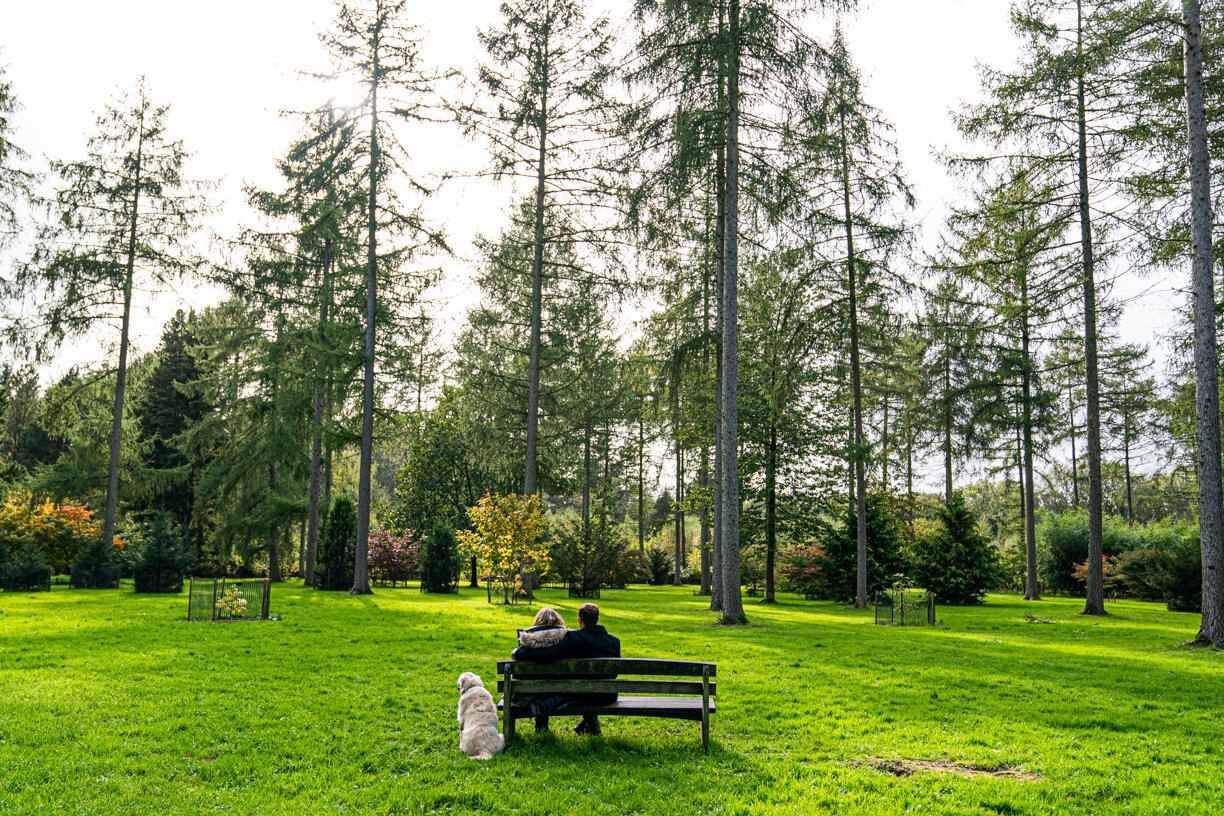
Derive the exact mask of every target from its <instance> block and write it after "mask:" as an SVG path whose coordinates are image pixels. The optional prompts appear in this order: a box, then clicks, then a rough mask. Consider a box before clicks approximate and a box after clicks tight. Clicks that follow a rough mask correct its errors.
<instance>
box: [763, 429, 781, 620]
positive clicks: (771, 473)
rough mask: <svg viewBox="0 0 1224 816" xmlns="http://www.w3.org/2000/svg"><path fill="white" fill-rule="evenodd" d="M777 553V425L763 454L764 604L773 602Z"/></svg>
mask: <svg viewBox="0 0 1224 816" xmlns="http://www.w3.org/2000/svg"><path fill="white" fill-rule="evenodd" d="M777 551H778V425H777V423H776V422H771V423H770V425H769V449H768V450H767V451H766V453H765V603H773V602H774V556H775V554H776V553H777Z"/></svg>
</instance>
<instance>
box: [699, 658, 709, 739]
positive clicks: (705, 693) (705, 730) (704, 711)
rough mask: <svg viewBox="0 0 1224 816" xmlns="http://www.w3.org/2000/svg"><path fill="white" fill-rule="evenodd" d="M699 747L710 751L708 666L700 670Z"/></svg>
mask: <svg viewBox="0 0 1224 816" xmlns="http://www.w3.org/2000/svg"><path fill="white" fill-rule="evenodd" d="M701 747H702V748H704V749H705V752H706V753H707V754H708V753H709V752H710V668H709V666H706V667H704V668H703V669H702V672H701Z"/></svg>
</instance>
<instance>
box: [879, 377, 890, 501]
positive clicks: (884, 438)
mask: <svg viewBox="0 0 1224 816" xmlns="http://www.w3.org/2000/svg"><path fill="white" fill-rule="evenodd" d="M880 483H881V485H882V486H883V488H884V492H885V493H887V492H888V394H884V426H883V429H882V430H881V432H880Z"/></svg>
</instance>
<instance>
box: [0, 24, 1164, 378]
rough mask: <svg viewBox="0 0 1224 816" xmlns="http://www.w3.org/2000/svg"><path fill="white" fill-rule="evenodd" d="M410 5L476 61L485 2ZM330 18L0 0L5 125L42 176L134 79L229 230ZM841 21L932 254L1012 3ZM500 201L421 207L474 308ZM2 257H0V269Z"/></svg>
mask: <svg viewBox="0 0 1224 816" xmlns="http://www.w3.org/2000/svg"><path fill="white" fill-rule="evenodd" d="M416 5H417V7H418V8H419V14H418V22H419V24H420V28H421V34H422V35H423V36H424V52H425V53H424V57H425V59H426V60H427V61H428V62H431V63H433V64H435V65H441V64H445V65H450V66H455V67H458V68H461V69H464V70H467V69H469V68H470V67H471V66H473V65H474V64H475V61H476V59H477V57H478V55H479V51H480V49H479V45H478V43H477V41H476V29H477V27H484V26H487V25H490V24H491V23H493V22H494V21H495V20H496V19H497V17H498V12H497V9H498V2H497V0H447V2H442V3H435V2H417V3H416ZM629 6H630V2H629V0H596V7H598V8H606V9H607V10H608V11H609V13H610V16H611V17H612V19H613V21H614V23H616V24H618V25H619V24H623V23H625V22H626V21H627V18H628V13H627V12H628V8H629ZM332 15H333V7H332V3H331V2H330V0H213V2H209V3H187V2H166V0H104V2H94V1H92V0H91V1H88V2H81V1H76V2H64V1H63V0H61V1H60V2H57V1H56V0H43V2H18V0H4V1H3V2H0V62H2V63H3V64H5V65H7V69H8V78H9V79H10V81H11V82H12V83H13V86H14V89H15V90H16V92H17V94H18V95H19V97H20V99H21V101H22V103H23V105H24V109H23V110H22V111H20V112H19V113H18V115H17V116H16V117H15V122H14V124H15V125H16V128H17V133H16V141H17V142H18V143H19V144H20V145H21V146H23V147H24V148H25V149H27V150H28V151H29V152H30V153H32V154H34V156H35V157H37V158H38V164H39V165H40V166H41V165H42V164H43V162H42V158H41V157H42V156H52V157H58V158H65V159H72V158H76V157H77V156H79V155H81V153H82V150H83V147H84V142H85V139H86V137H87V135H88V134H89V133H90V132H91V131H92V130H93V127H94V118H95V115H96V113H97V111H99V110H100V109H101V107H102V106H103V104H104V103H105V102H106V101H107V100H108V99H109V98H110V97H111V96H112V95H113V94H114V92H115V91H116V90H117V89H119V88H128V87H131V86H132V84H133V82H134V80H135V78H136V77H137V76H139V75H141V74H144V75H145V76H146V77H147V78H148V81H149V83H150V86H151V88H152V90H153V93H154V96H155V98H156V99H158V100H160V101H164V102H168V103H170V104H171V106H172V114H171V129H172V133H173V134H175V135H177V136H179V137H181V138H183V139H184V140H185V141H186V143H187V145H188V147H189V148H190V149H191V150H192V151H193V152H194V154H195V156H194V159H193V161H192V164H191V173H192V174H193V175H194V177H196V178H200V179H218V180H220V181H221V186H220V188H219V190H218V191H217V193H216V200H217V202H218V203H219V204H221V205H222V207H223V208H222V210H221V211H220V212H219V213H218V215H217V216H216V218H215V219H214V222H213V227H214V229H215V230H216V231H217V232H218V233H220V234H222V235H233V234H235V232H236V230H237V226H238V225H239V224H241V223H242V222H243V220H244V219H245V218H246V217H247V213H246V211H245V207H244V205H243V204H242V195H241V189H242V187H243V185H244V184H246V183H254V184H258V185H265V186H275V185H276V184H277V182H278V174H277V172H276V169H275V164H274V162H275V159H276V158H277V157H278V156H280V155H281V154H282V153H283V151H284V149H285V147H286V146H287V145H288V144H289V142H290V140H291V139H292V138H293V136H294V135H295V128H296V124H295V121H294V120H293V119H288V118H283V117H281V116H280V115H279V111H281V110H283V109H302V108H308V107H312V106H314V105H317V104H318V103H319V102H320V101H321V100H322V98H323V95H322V94H323V92H322V91H321V90H320V89H319V87H318V86H317V85H315V84H312V83H311V82H310V81H308V80H303V79H301V78H299V77H298V75H297V72H298V71H302V70H311V69H314V70H322V69H324V68H325V67H326V61H325V55H324V54H323V51H322V48H321V46H320V45H319V42H318V37H317V35H318V32H320V31H321V30H323V29H324V28H326V27H327V26H328V24H329V22H330V20H331V19H332ZM843 22H844V26H845V28H846V33H847V37H848V39H849V41H850V46H851V49H852V53H853V56H854V59H855V60H856V61H857V63H858V65H859V66H860V68H861V69H862V71H863V73H864V75H865V78H866V80H867V87H866V92H867V96H868V99H869V101H871V102H872V103H873V104H874V105H875V106H876V107H878V108H879V109H880V110H881V111H882V112H883V113H884V115H885V116H886V117H887V118H888V119H890V120H891V121H892V122H893V124H894V125H895V126H896V131H897V132H896V138H897V141H898V143H899V146H900V149H901V154H902V158H903V160H904V161H905V164H906V168H907V172H908V176H909V178H910V180H911V183H912V184H913V186H914V188H915V191H916V193H917V195H918V198H919V204H918V209H917V215H918V217H919V218H920V219H921V221H922V225H923V236H924V241H925V242H926V243H927V244H928V246H929V245H930V244H931V243H932V242H933V241H934V240H935V239H936V238H937V236H938V232H939V225H940V222H941V220H942V216H943V213H944V203H945V202H946V201H948V200H949V199H951V198H952V197H954V196H955V195H956V188H955V186H954V185H953V184H952V183H951V181H950V180H949V179H948V178H947V176H946V174H945V173H944V171H943V169H942V167H941V166H940V165H939V164H938V163H937V162H936V161H935V160H934V158H933V156H932V151H933V150H935V149H942V148H944V147H947V146H955V145H957V144H959V140H958V137H957V134H956V131H955V129H954V128H953V126H952V124H951V122H950V120H949V117H948V112H949V110H951V109H952V108H954V107H956V106H958V105H959V104H960V103H961V102H963V101H965V100H971V99H974V98H976V96H977V93H978V78H977V71H976V68H975V65H976V64H977V63H978V62H979V61H984V62H988V63H990V64H992V65H996V66H997V65H1005V64H1008V63H1010V62H1011V61H1012V60H1014V58H1015V52H1016V48H1015V43H1014V40H1013V38H1012V36H1011V33H1010V30H1009V28H1008V2H1007V0H872V2H867V3H865V4H863V7H862V8H861V9H860V10H859V11H858V12H857V13H855V14H853V15H847V16H846V17H845V19H844V21H843ZM416 148H417V158H418V159H419V160H420V162H421V164H422V166H423V167H425V168H428V169H432V170H434V171H436V172H442V171H446V170H456V169H458V170H468V171H471V170H476V169H479V168H481V167H482V166H483V158H482V156H481V154H480V152H479V151H478V150H477V149H476V148H475V147H473V146H472V145H465V144H463V143H462V141H461V140H460V138H459V137H458V135H457V134H455V133H445V134H442V133H440V134H438V135H437V137H436V138H433V139H431V140H429V141H428V142H426V143H422V144H419V145H417V146H416ZM511 200H512V193H511V191H510V190H509V189H506V188H500V189H499V188H494V187H491V186H489V185H488V184H487V183H485V182H483V181H467V182H465V181H457V182H454V183H453V184H451V185H449V186H448V188H447V189H446V190H445V192H444V194H443V195H442V196H441V197H440V198H438V199H437V200H436V201H435V202H433V206H432V207H431V210H430V212H431V214H432V217H433V219H434V220H435V221H437V222H440V223H443V224H445V226H446V228H447V231H448V233H449V234H450V236H451V238H452V242H453V244H454V246H455V247H456V249H457V250H458V257H457V258H456V259H454V260H452V261H449V262H448V264H447V267H446V272H447V278H446V283H445V285H444V287H443V296H444V297H447V298H451V299H453V300H454V301H455V305H457V306H458V305H461V304H463V303H466V302H470V300H471V294H472V293H471V291H470V283H469V278H468V273H467V268H468V266H469V264H470V261H471V251H470V247H471V238H472V237H473V235H474V234H475V233H476V232H477V231H482V232H484V233H486V234H489V235H493V234H496V232H497V230H498V229H499V227H500V225H501V223H503V222H504V220H505V217H504V214H505V212H506V207H507V205H508V203H509V202H510V201H511ZM9 261H10V259H9V258H4V259H0V269H3V268H4V267H5V266H6V265H7V264H8V263H9ZM1149 290H1151V291H1149ZM1140 292H1148V293H1147V294H1145V295H1143V296H1142V297H1141V298H1140V299H1139V300H1138V301H1136V302H1135V303H1134V304H1132V306H1131V307H1130V308H1129V309H1128V315H1127V318H1126V320H1125V322H1124V324H1123V327H1124V330H1125V332H1126V334H1127V337H1128V339H1130V340H1134V341H1147V340H1150V339H1152V338H1153V336H1154V334H1155V333H1156V332H1158V331H1160V330H1162V329H1163V328H1164V325H1165V324H1166V323H1167V322H1168V320H1169V319H1170V317H1171V308H1172V307H1173V306H1174V305H1175V304H1176V302H1178V300H1179V299H1180V298H1179V297H1178V296H1177V295H1175V294H1174V293H1173V292H1172V291H1171V289H1170V283H1169V282H1167V281H1160V280H1152V279H1145V280H1138V279H1128V280H1124V281H1122V282H1121V283H1120V285H1119V287H1118V294H1119V295H1121V296H1123V297H1127V298H1134V297H1136V296H1137V295H1138V294H1139V293H1140ZM217 297H218V293H216V292H213V291H209V290H194V289H192V290H187V291H183V292H180V293H179V297H178V298H177V299H174V300H173V302H166V303H163V304H162V305H161V306H159V307H158V308H157V309H156V310H155V311H154V312H153V313H151V314H146V315H145V316H143V317H141V318H139V319H138V320H137V324H136V327H137V334H138V336H137V338H136V343H137V346H138V348H144V349H148V348H151V347H152V346H153V345H155V344H156V340H157V336H158V334H159V332H160V327H161V323H162V321H163V320H164V319H165V317H166V316H167V311H168V310H172V309H173V308H175V307H176V306H179V305H183V304H187V305H192V306H200V305H205V304H207V303H209V302H211V301H214V300H215V299H216V298H217ZM95 348H96V347H95ZM1153 351H1154V352H1156V353H1157V355H1158V356H1163V352H1162V351H1161V350H1159V349H1155V348H1154V349H1153ZM73 353H74V354H81V353H84V352H81V351H79V350H78V351H76V352H73Z"/></svg>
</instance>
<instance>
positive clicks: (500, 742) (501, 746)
mask: <svg viewBox="0 0 1224 816" xmlns="http://www.w3.org/2000/svg"><path fill="white" fill-rule="evenodd" d="M504 750H506V738H505V737H503V736H502V735H501V734H498V735H497V747H496V748H494V749H493V751H492V753H490V752H489V751H481V752H480V753H479V754H475V755H473V756H472V759H492V758H493V755H494V754H500V753H501V752H502V751H504Z"/></svg>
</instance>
